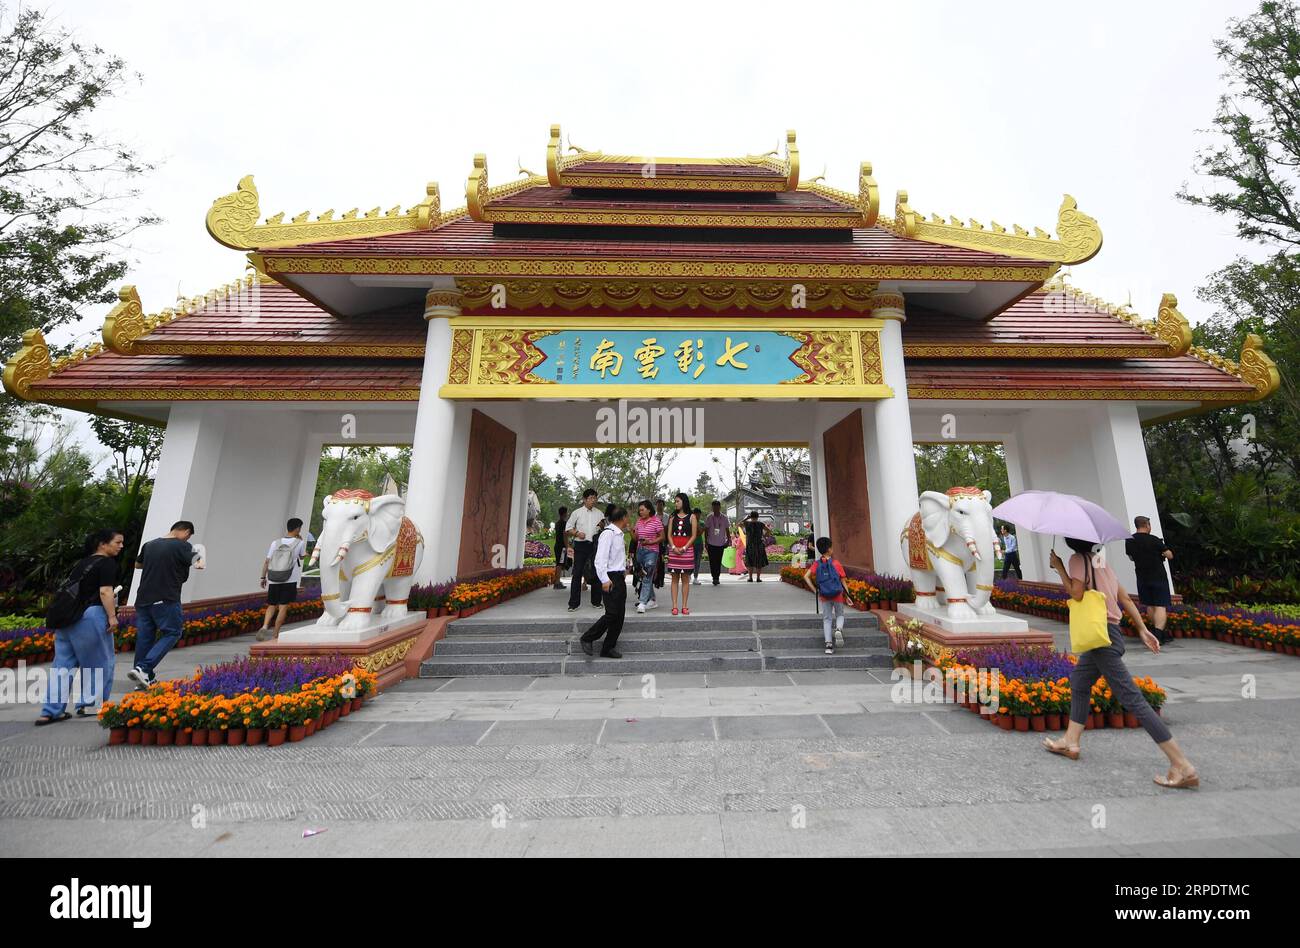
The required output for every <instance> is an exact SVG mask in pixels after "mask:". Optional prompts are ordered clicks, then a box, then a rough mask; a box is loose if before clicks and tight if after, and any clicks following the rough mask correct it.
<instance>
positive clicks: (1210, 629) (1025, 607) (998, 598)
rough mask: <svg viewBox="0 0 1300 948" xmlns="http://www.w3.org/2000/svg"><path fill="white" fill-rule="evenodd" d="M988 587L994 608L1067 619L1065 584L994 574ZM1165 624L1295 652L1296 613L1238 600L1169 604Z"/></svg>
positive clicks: (1298, 643)
mask: <svg viewBox="0 0 1300 948" xmlns="http://www.w3.org/2000/svg"><path fill="white" fill-rule="evenodd" d="M995 585H996V588H995V589H994V590H993V604H994V605H995V606H997V607H998V608H999V609H1011V610H1014V611H1016V612H1025V613H1028V614H1030V615H1035V616H1039V617H1040V618H1045V619H1055V620H1057V621H1058V622H1069V621H1070V610H1069V607H1068V606H1067V605H1066V600H1067V599H1068V598H1069V596H1068V594H1067V593H1066V592H1065V590H1064V589H1040V588H1035V589H1034V590H1033V591H1032V592H1030V591H1028V590H1027V589H1025V588H1023V587H1021V586H1020V585H1019V584H1018V583H1017V582H1016V581H1015V580H999V581H997V583H996V584H995ZM1120 628H1121V629H1122V630H1123V632H1124V634H1125V635H1136V634H1137V629H1136V628H1135V627H1134V626H1133V623H1132V621H1130V619H1129V617H1128V616H1127V615H1125V616H1124V617H1123V619H1122V620H1121V622H1120ZM1165 630H1166V631H1167V632H1169V633H1171V634H1172V635H1173V636H1174V637H1175V638H1180V639H1183V638H1202V639H1217V640H1218V641H1220V642H1230V643H1232V644H1234V645H1244V646H1249V647H1251V648H1259V649H1266V650H1268V651H1272V652H1283V653H1285V654H1287V655H1295V654H1296V649H1297V647H1300V619H1293V618H1290V617H1288V616H1283V615H1278V614H1277V613H1274V612H1256V611H1252V610H1250V609H1245V608H1242V607H1239V606H1226V605H1215V604H1214V603H1196V604H1195V605H1177V606H1171V607H1170V608H1169V613H1168V620H1167V622H1166V624H1165Z"/></svg>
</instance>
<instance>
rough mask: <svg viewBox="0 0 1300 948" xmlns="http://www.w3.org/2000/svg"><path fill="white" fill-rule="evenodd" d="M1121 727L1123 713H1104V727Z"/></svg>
mask: <svg viewBox="0 0 1300 948" xmlns="http://www.w3.org/2000/svg"><path fill="white" fill-rule="evenodd" d="M1123 726H1124V712H1122V711H1121V712H1119V713H1118V714H1117V713H1115V712H1114V711H1108V712H1107V713H1106V727H1123Z"/></svg>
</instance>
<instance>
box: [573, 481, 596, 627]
mask: <svg viewBox="0 0 1300 948" xmlns="http://www.w3.org/2000/svg"><path fill="white" fill-rule="evenodd" d="M602 516H603V514H602V513H601V512H600V511H599V510H597V509H596V489H595V488H594V487H588V488H587V489H586V490H585V491H583V492H582V506H581V507H579V508H578V509H577V510H575V511H574V512H573V513H572V514H570V515H569V523H568V525H567V527H566V528H565V531H564V535H565V536H567V537H569V538H571V539H572V540H573V579H572V580H571V581H570V582H569V611H570V612H573V611H575V610H576V609H577V608H578V606H579V605H581V604H582V580H583V578H584V577H585V578H586V579H587V581H588V582H589V583H590V584H591V604H592V605H593V606H595V607H596V608H597V609H599V608H600V596H601V589H600V583H598V582H596V580H595V575H596V574H595V573H594V572H593V570H592V568H591V565H592V561H594V560H595V558H596V538H597V535H598V534H599V533H600V530H599V524H600V521H601V517H602Z"/></svg>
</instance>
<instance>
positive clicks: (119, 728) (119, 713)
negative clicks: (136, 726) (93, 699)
mask: <svg viewBox="0 0 1300 948" xmlns="http://www.w3.org/2000/svg"><path fill="white" fill-rule="evenodd" d="M126 720H127V715H126V711H125V710H124V709H123V708H122V706H121V705H120V704H113V703H112V702H105V704H104V705H103V706H102V707H100V709H99V726H100V727H106V728H108V743H109V744H110V745H112V744H125V743H126Z"/></svg>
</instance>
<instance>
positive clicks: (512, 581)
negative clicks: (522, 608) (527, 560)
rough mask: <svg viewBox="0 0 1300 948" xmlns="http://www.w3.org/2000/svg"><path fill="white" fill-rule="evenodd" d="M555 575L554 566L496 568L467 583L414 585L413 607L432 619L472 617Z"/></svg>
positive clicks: (411, 603) (542, 584)
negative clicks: (424, 612)
mask: <svg viewBox="0 0 1300 948" xmlns="http://www.w3.org/2000/svg"><path fill="white" fill-rule="evenodd" d="M554 577H555V571H554V569H553V568H551V567H538V566H525V567H523V568H522V569H508V570H507V569H503V570H495V571H493V572H491V573H487V574H484V575H483V576H480V577H478V578H476V579H473V580H466V581H465V582H456V580H454V579H453V580H449V581H448V582H445V583H427V584H425V585H423V586H412V587H411V594H410V608H411V609H413V610H416V611H418V610H421V609H423V610H426V611H427V612H428V614H429V616H430V618H433V617H436V616H444V615H450V616H454V615H459V616H462V617H464V616H471V615H473V614H474V613H476V612H479V611H481V610H483V609H486V608H488V607H489V606H495V605H496V604H497V603H500V602H504V601H506V600H507V599H513V598H515V597H516V596H522V595H523V594H524V593H527V592H532V591H533V590H534V589H542V588H544V587H546V586H549V585H551V583H552V582H553V581H554Z"/></svg>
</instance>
